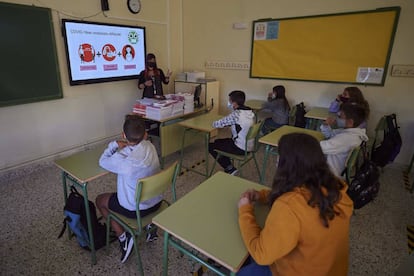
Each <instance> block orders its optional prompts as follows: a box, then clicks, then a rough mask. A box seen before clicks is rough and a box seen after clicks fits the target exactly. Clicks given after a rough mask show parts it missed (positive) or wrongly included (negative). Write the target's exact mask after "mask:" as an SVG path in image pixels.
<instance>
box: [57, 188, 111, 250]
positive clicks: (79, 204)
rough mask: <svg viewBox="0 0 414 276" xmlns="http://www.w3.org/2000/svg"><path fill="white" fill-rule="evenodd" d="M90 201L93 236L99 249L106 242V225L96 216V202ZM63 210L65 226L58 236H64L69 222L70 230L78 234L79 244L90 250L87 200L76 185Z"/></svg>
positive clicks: (96, 248) (96, 247)
mask: <svg viewBox="0 0 414 276" xmlns="http://www.w3.org/2000/svg"><path fill="white" fill-rule="evenodd" d="M88 203H89V206H88V208H89V212H90V215H91V224H92V230H93V237H94V240H95V243H94V244H95V250H98V249H99V248H102V247H103V246H105V244H106V226H105V224H102V223H100V222H99V220H98V217H97V216H96V208H95V204H93V202H92V201H90V200H89V201H88ZM63 212H64V214H65V218H64V220H63V227H62V230H61V231H60V234H59V236H58V238H60V237H62V235H63V233H64V232H65V230H66V224H68V225H69V228H70V230H71V231H72V232H73V235H75V236H76V239H77V241H78V243H79V245H80V246H81V247H82V248H83V249H86V250H90V248H89V234H88V223H87V219H86V209H85V201H84V198H83V196H82V195H81V194H80V193H79V192H78V191H77V190H76V188H75V187H74V186H71V193H70V194H69V197H68V199H67V201H66V204H65V207H64V208H63Z"/></svg>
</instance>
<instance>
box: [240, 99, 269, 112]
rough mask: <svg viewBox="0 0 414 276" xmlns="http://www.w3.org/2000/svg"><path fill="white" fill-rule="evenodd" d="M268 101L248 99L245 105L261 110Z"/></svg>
mask: <svg viewBox="0 0 414 276" xmlns="http://www.w3.org/2000/svg"><path fill="white" fill-rule="evenodd" d="M265 102H266V101H263V100H247V101H246V102H245V105H246V106H248V107H250V108H251V109H253V110H255V111H259V110H260V109H262V108H263V104H264V103H265Z"/></svg>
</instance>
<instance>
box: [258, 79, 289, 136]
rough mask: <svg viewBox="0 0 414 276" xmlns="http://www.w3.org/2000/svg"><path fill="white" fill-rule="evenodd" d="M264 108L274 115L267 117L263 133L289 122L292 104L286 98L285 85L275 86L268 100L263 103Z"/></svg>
mask: <svg viewBox="0 0 414 276" xmlns="http://www.w3.org/2000/svg"><path fill="white" fill-rule="evenodd" d="M263 110H269V111H271V112H272V117H271V118H267V119H266V120H265V121H264V123H263V126H262V133H263V134H267V133H269V132H271V131H273V130H275V129H277V128H279V127H281V126H283V125H287V124H288V123H289V111H290V106H289V102H288V101H287V99H286V96H285V87H284V86H283V85H277V86H275V87H273V92H271V93H269V96H268V97H267V102H265V103H264V104H263Z"/></svg>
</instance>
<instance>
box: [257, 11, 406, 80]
mask: <svg viewBox="0 0 414 276" xmlns="http://www.w3.org/2000/svg"><path fill="white" fill-rule="evenodd" d="M399 14H400V7H389V8H381V9H377V10H370V11H359V12H351V13H341V14H327V15H316V16H306V17H296V18H282V19H261V20H256V21H253V34H252V50H251V66H250V77H251V78H271V79H288V80H305V81H318V82H339V83H355V84H366V85H381V86H383V85H384V82H385V76H386V73H387V68H388V61H389V58H390V55H391V49H392V44H393V40H394V35H395V32H396V29H397V24H398V17H399Z"/></svg>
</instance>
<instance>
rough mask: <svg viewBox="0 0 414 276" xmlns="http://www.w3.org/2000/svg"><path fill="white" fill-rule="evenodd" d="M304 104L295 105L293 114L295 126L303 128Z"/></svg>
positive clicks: (304, 122) (304, 121)
mask: <svg viewBox="0 0 414 276" xmlns="http://www.w3.org/2000/svg"><path fill="white" fill-rule="evenodd" d="M305 114H306V110H305V104H304V103H303V102H301V103H299V104H297V105H296V113H295V126H296V127H301V128H304V127H305V126H306V119H305Z"/></svg>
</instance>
